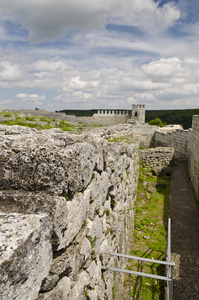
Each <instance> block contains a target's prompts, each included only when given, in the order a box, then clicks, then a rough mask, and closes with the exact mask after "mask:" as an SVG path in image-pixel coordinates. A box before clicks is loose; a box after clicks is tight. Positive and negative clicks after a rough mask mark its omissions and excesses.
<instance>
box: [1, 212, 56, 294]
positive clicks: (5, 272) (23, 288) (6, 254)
mask: <svg viewBox="0 0 199 300" xmlns="http://www.w3.org/2000/svg"><path fill="white" fill-rule="evenodd" d="M0 227H1V228H0V230H1V236H0V298H1V299H4V300H10V299H16V300H27V299H29V300H34V299H35V298H36V297H37V295H38V292H39V289H40V286H41V283H42V280H43V278H44V277H45V276H47V274H48V272H49V269H50V265H51V262H52V247H51V244H50V236H51V224H50V222H49V218H48V216H47V215H45V214H42V215H21V214H16V213H15V214H5V213H0Z"/></svg>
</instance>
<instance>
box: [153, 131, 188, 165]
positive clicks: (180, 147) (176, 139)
mask: <svg viewBox="0 0 199 300" xmlns="http://www.w3.org/2000/svg"><path fill="white" fill-rule="evenodd" d="M187 144H188V130H174V131H173V132H169V133H165V132H161V129H159V130H158V131H156V132H155V145H156V146H163V147H173V148H174V149H175V158H176V159H179V160H186V159H187Z"/></svg>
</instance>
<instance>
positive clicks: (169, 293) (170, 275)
mask: <svg viewBox="0 0 199 300" xmlns="http://www.w3.org/2000/svg"><path fill="white" fill-rule="evenodd" d="M102 254H105V255H111V256H117V257H124V258H128V259H134V260H137V261H139V262H150V263H156V264H160V265H165V267H166V270H167V271H166V276H160V275H154V274H149V273H144V272H137V271H130V270H125V269H120V268H113V267H108V266H102V269H103V270H107V271H112V272H120V273H126V274H129V299H130V300H131V299H132V298H131V279H130V275H136V276H139V298H138V299H139V300H140V293H141V281H140V277H148V278H153V279H157V280H163V281H166V282H167V289H166V298H167V300H173V267H174V266H175V263H174V262H172V261H171V219H170V218H169V219H168V236H167V261H161V260H155V259H149V258H143V257H138V256H132V255H126V254H121V253H109V252H103V253H102Z"/></svg>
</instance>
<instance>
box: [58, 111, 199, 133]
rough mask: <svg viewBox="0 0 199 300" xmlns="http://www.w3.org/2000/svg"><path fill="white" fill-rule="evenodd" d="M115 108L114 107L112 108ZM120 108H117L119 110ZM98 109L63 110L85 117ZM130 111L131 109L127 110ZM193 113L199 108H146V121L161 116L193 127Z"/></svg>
mask: <svg viewBox="0 0 199 300" xmlns="http://www.w3.org/2000/svg"><path fill="white" fill-rule="evenodd" d="M112 110H114V109H112ZM117 110H118V109H115V111H117ZM97 111H98V110H97V109H91V110H78V109H77V110H75V109H64V110H61V111H56V112H62V113H65V114H66V115H75V116H81V117H82V116H83V117H92V116H93V114H95V113H97ZM124 111H129V112H131V110H126V109H124ZM193 115H199V109H175V110H146V123H148V122H149V121H151V120H154V119H156V118H159V119H160V120H161V121H162V122H163V123H165V122H166V124H180V125H182V126H183V128H184V129H188V128H191V127H192V117H193Z"/></svg>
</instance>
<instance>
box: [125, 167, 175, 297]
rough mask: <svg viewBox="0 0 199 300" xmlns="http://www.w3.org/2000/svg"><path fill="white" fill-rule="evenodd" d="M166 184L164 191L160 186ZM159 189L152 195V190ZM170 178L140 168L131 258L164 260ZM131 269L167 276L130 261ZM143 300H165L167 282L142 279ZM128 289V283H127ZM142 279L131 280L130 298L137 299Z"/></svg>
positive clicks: (154, 266) (157, 267)
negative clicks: (154, 174) (165, 283)
mask: <svg viewBox="0 0 199 300" xmlns="http://www.w3.org/2000/svg"><path fill="white" fill-rule="evenodd" d="M160 183H161V184H162V183H164V184H165V183H166V184H167V185H165V188H163V187H162V186H161V188H158V184H160ZM156 184H157V188H156V189H155V191H154V192H153V193H151V192H150V191H149V187H151V186H153V187H154V186H155V185H156ZM169 191H170V178H160V177H156V176H153V175H152V173H151V171H150V169H146V168H143V167H140V173H139V184H138V195H137V201H136V205H135V220H134V229H133V235H134V238H133V245H132V252H131V255H135V256H140V257H145V258H153V259H156V260H164V259H165V255H166V245H167V220H168V212H169ZM128 269H130V270H134V271H142V272H145V273H151V274H156V275H162V276H164V268H162V267H161V266H160V265H158V264H154V263H142V264H141V263H139V262H137V261H133V260H131V261H129V264H128ZM140 280H141V295H140V299H141V300H152V299H153V300H154V299H155V300H156V299H164V298H163V291H164V282H162V281H159V280H154V279H151V278H145V277H140ZM125 285H126V287H127V285H128V280H126V283H125ZM138 291H139V279H138V278H137V277H135V276H131V292H132V294H131V296H132V297H134V298H133V299H138Z"/></svg>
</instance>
